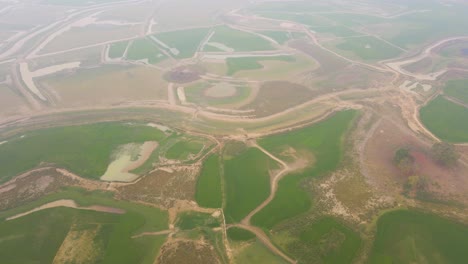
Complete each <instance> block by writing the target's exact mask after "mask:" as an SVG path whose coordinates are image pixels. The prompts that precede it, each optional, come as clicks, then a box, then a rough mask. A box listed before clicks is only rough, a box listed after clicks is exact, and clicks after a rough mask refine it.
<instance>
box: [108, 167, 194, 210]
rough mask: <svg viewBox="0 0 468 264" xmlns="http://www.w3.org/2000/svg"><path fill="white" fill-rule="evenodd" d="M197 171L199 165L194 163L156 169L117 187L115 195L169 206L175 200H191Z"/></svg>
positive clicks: (172, 204)
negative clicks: (137, 179)
mask: <svg viewBox="0 0 468 264" xmlns="http://www.w3.org/2000/svg"><path fill="white" fill-rule="evenodd" d="M198 171H199V167H198V166H195V165H194V166H187V167H182V168H178V169H177V170H175V169H172V170H156V171H153V172H151V173H150V174H148V175H146V176H144V177H143V178H141V180H139V181H138V182H136V183H134V184H131V185H123V186H120V187H117V190H118V193H117V196H118V197H119V198H121V199H125V200H131V201H139V202H144V203H150V204H154V205H158V206H162V207H165V208H170V207H173V206H174V203H175V202H176V201H177V200H193V197H194V196H195V186H196V177H197V175H198Z"/></svg>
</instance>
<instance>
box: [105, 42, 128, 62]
mask: <svg viewBox="0 0 468 264" xmlns="http://www.w3.org/2000/svg"><path fill="white" fill-rule="evenodd" d="M127 46H128V41H123V42H117V43H112V44H111V45H110V47H109V58H111V59H117V58H122V56H123V55H124V53H125V50H126V49H127Z"/></svg>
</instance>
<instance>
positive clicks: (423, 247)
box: [368, 210, 468, 264]
mask: <svg viewBox="0 0 468 264" xmlns="http://www.w3.org/2000/svg"><path fill="white" fill-rule="evenodd" d="M466 245H468V227H467V226H466V225H463V224H460V223H456V222H452V221H451V220H448V219H444V218H441V217H438V216H436V215H430V214H425V213H421V212H416V211H406V210H400V211H394V212H390V213H386V214H384V215H383V216H381V217H380V218H379V221H378V223H377V234H376V238H375V242H374V246H373V249H372V252H371V255H370V258H369V261H368V262H369V263H379V264H382V263H383V264H385V263H402V264H404V263H464V262H465V261H466V259H467V258H468V251H467V250H466Z"/></svg>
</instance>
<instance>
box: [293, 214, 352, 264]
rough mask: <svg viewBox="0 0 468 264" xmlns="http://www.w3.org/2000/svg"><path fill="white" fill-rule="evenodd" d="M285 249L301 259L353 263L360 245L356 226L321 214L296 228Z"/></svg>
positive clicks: (303, 260) (305, 261)
mask: <svg viewBox="0 0 468 264" xmlns="http://www.w3.org/2000/svg"><path fill="white" fill-rule="evenodd" d="M295 232H297V234H296V233H295V234H294V235H295V237H297V239H294V240H292V241H290V242H289V243H287V245H286V247H285V248H286V250H287V252H288V253H289V254H291V255H292V256H294V257H295V258H296V259H297V260H298V262H299V263H352V261H353V259H354V258H355V257H356V254H357V252H358V251H359V249H360V247H361V238H360V237H359V235H358V234H357V233H355V232H354V231H353V230H351V229H349V228H348V227H347V226H345V225H343V224H341V223H340V222H338V221H337V220H336V219H334V218H331V217H324V218H321V219H319V220H317V221H315V222H313V223H311V224H307V225H306V226H304V227H301V228H298V229H296V230H295Z"/></svg>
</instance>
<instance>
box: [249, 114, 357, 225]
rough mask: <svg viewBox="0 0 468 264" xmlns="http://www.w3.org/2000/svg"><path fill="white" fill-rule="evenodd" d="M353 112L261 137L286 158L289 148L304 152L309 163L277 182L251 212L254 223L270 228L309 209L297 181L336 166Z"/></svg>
mask: <svg viewBox="0 0 468 264" xmlns="http://www.w3.org/2000/svg"><path fill="white" fill-rule="evenodd" d="M356 115H357V113H356V112H355V111H345V112H340V113H337V114H335V115H334V116H332V117H330V118H328V119H327V120H325V121H322V122H320V123H318V124H316V125H313V126H310V127H306V128H303V129H300V130H297V131H294V132H290V133H284V134H279V135H274V136H270V137H266V138H264V139H261V140H260V142H259V143H260V145H261V146H262V147H264V148H265V149H267V150H268V151H270V152H271V153H274V154H275V155H277V156H279V157H282V158H283V159H286V160H288V159H289V160H291V159H292V158H294V156H292V157H291V154H287V153H289V151H287V150H288V149H289V148H292V149H293V151H292V152H293V153H303V154H302V156H305V158H307V159H308V160H305V162H306V164H307V165H308V166H307V167H306V169H304V170H303V171H301V172H296V173H292V174H289V175H288V176H286V177H285V178H284V179H282V180H281V181H280V182H279V185H278V191H277V194H276V196H275V198H274V199H273V201H272V202H271V203H270V204H268V205H267V206H266V207H265V208H264V209H263V210H261V211H260V212H258V213H257V214H256V215H254V216H253V218H252V223H253V224H255V225H257V226H260V227H262V228H265V229H268V230H269V229H271V228H273V227H274V226H275V225H276V224H279V223H280V222H282V221H284V220H287V219H288V218H291V217H294V216H297V215H300V214H301V213H305V212H307V210H309V209H310V207H311V205H312V201H311V197H310V195H309V194H308V193H307V192H306V191H305V190H304V189H302V188H301V187H300V183H301V182H302V181H303V180H304V179H307V178H310V177H323V176H324V175H325V174H326V173H329V172H331V171H333V170H334V169H336V167H337V166H338V164H339V162H340V160H341V158H342V155H343V145H342V144H343V143H342V140H343V137H344V135H345V133H346V131H347V130H348V128H349V126H350V125H351V123H352V120H353V119H354V118H355V117H356Z"/></svg>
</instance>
